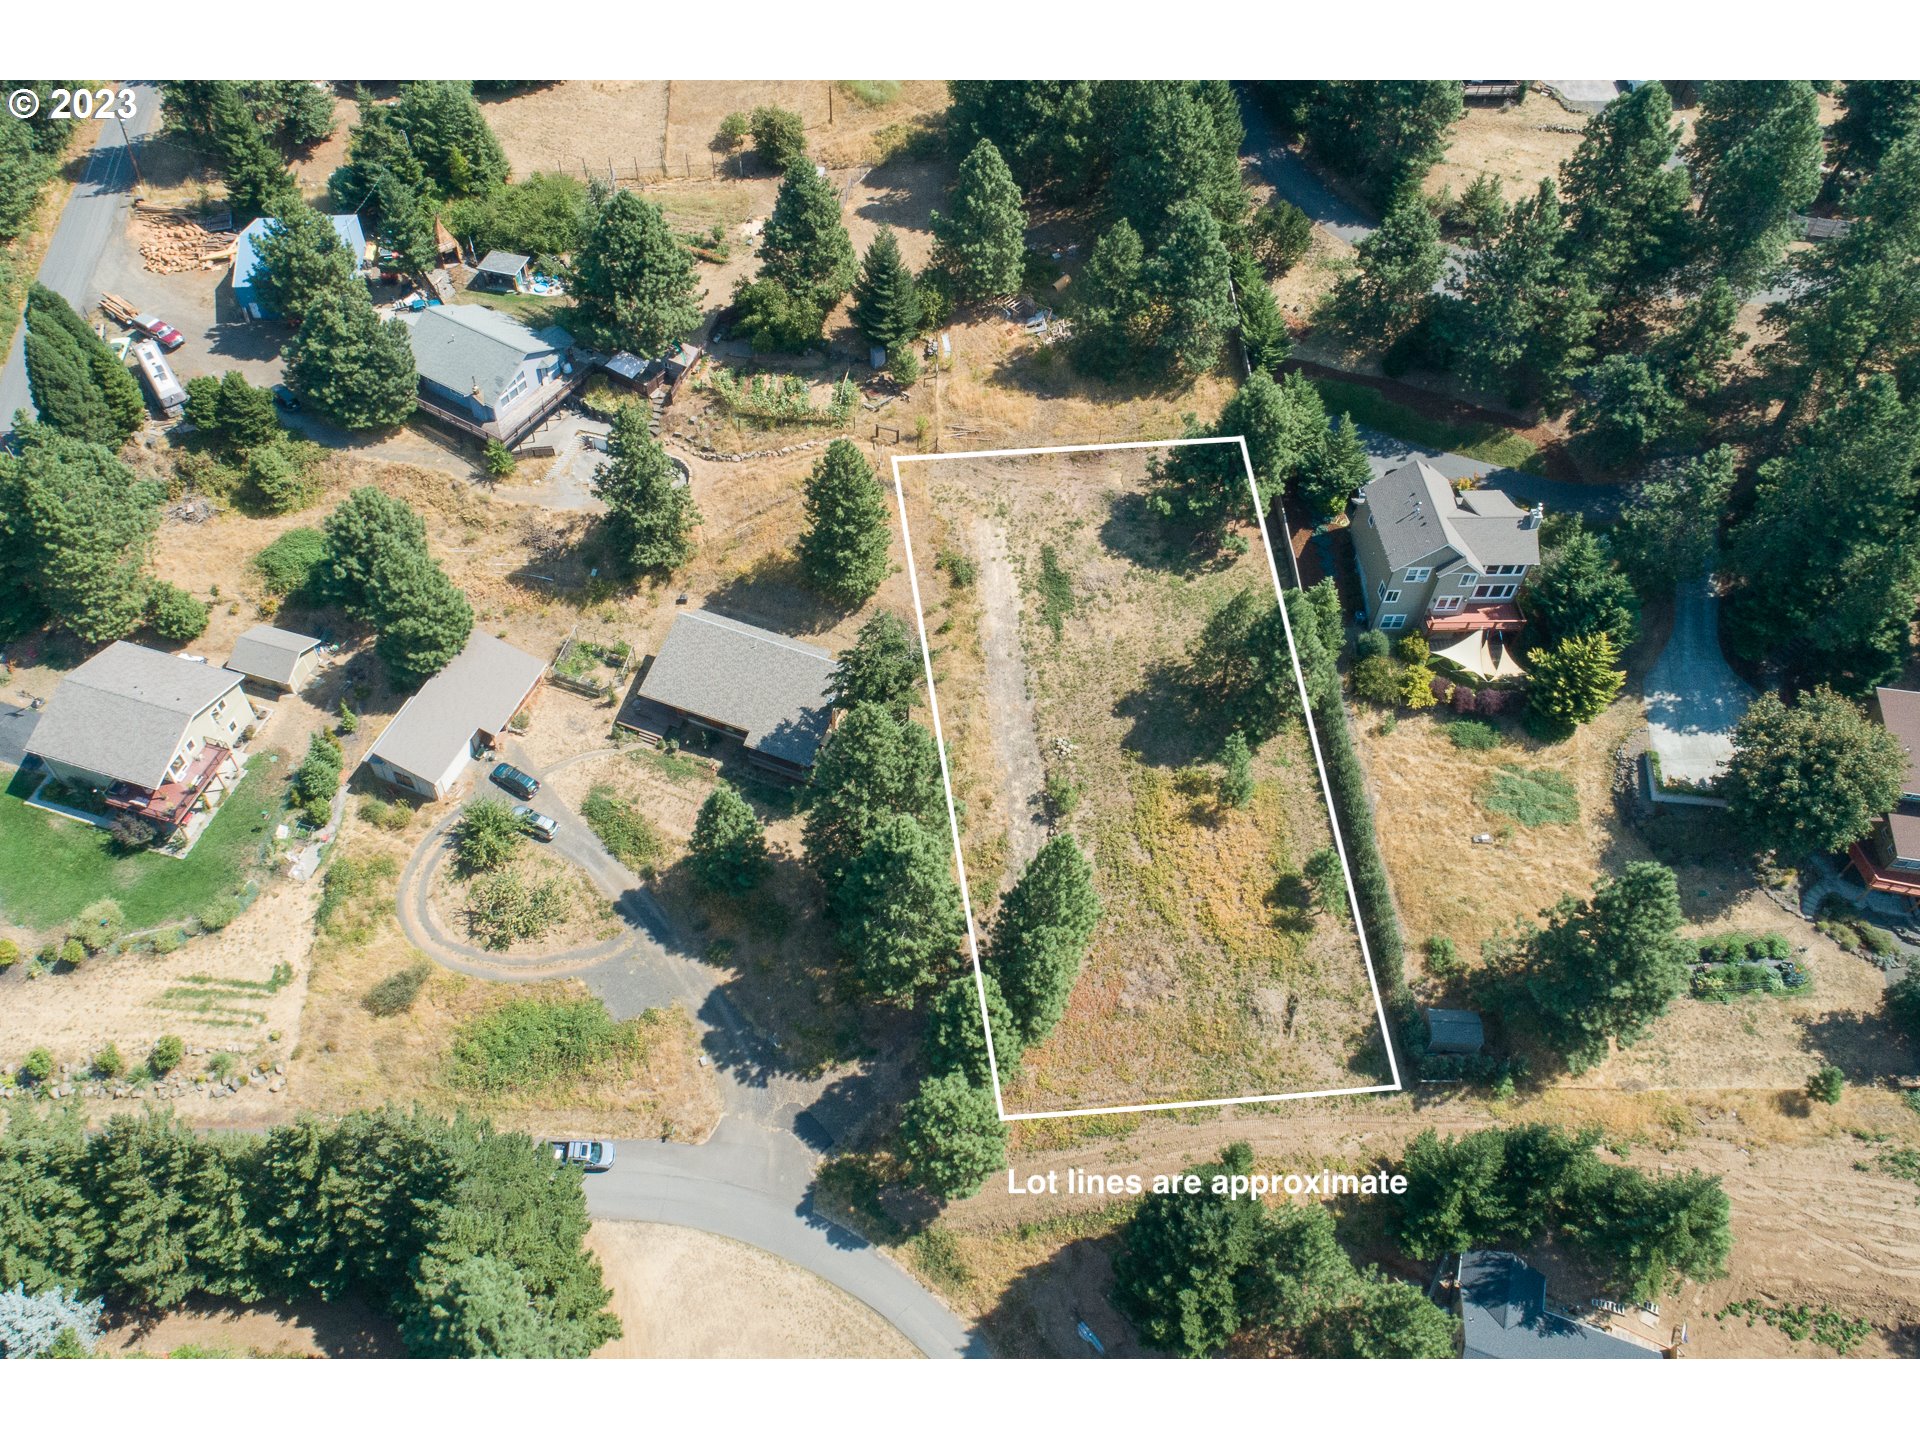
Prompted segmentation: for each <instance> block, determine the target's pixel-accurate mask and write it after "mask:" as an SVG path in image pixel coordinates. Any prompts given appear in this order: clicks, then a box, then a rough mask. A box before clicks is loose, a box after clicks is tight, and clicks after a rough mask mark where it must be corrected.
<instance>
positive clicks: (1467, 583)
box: [1460, 570, 1480, 590]
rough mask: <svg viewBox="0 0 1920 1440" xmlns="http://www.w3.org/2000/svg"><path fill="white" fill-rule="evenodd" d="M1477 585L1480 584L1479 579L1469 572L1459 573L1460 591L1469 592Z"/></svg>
mask: <svg viewBox="0 0 1920 1440" xmlns="http://www.w3.org/2000/svg"><path fill="white" fill-rule="evenodd" d="M1479 583H1480V577H1479V576H1478V575H1476V574H1474V573H1473V572H1472V571H1471V570H1462V571H1461V572H1460V588H1461V589H1462V590H1471V589H1472V588H1473V587H1474V586H1476V585H1478V584H1479Z"/></svg>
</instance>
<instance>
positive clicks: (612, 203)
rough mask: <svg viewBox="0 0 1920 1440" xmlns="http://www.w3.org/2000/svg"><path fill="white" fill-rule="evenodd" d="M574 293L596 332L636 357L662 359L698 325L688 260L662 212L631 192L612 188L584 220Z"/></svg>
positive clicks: (581, 312) (577, 306) (578, 308)
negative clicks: (585, 220)
mask: <svg viewBox="0 0 1920 1440" xmlns="http://www.w3.org/2000/svg"><path fill="white" fill-rule="evenodd" d="M572 293H573V295H574V308H575V311H576V313H577V314H578V315H579V316H580V317H581V318H582V319H584V320H585V321H586V322H587V323H588V326H589V327H590V328H591V329H592V330H593V331H594V332H595V333H597V334H599V335H601V336H604V337H605V339H606V340H607V341H608V342H609V343H612V344H615V345H618V346H621V347H623V348H625V349H628V350H631V351H633V352H634V353H635V354H636V355H645V356H654V355H663V354H665V353H666V352H667V351H668V350H670V349H671V348H672V347H673V346H675V345H677V344H679V343H680V342H681V341H682V340H684V339H686V337H687V336H688V335H690V334H692V333H693V331H694V330H695V329H696V328H698V326H699V324H700V305H699V298H700V297H699V295H698V293H697V292H696V290H695V288H694V278H693V257H692V256H691V255H690V254H689V253H688V251H687V247H686V246H685V245H683V244H682V243H681V242H680V239H679V237H678V236H676V235H675V234H674V233H673V231H672V230H671V229H670V228H669V227H668V225H667V220H666V217H665V216H664V215H663V214H661V213H660V207H659V206H657V205H655V204H653V203H652V202H650V201H648V200H647V199H645V198H644V197H642V196H641V195H640V194H639V193H638V192H637V191H633V190H615V191H614V192H613V193H612V194H610V195H608V196H607V197H606V198H605V199H604V200H603V201H602V202H601V203H600V205H599V207H598V208H597V209H595V210H594V212H593V214H592V216H591V217H590V218H589V219H588V221H587V227H586V234H585V236H584V237H583V238H582V240H581V242H580V252H579V254H578V255H576V256H575V257H574V262H573V272H572Z"/></svg>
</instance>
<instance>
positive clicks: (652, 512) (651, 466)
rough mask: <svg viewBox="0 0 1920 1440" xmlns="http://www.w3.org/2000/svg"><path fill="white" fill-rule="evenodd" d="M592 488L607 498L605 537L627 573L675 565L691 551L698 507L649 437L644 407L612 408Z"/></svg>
mask: <svg viewBox="0 0 1920 1440" xmlns="http://www.w3.org/2000/svg"><path fill="white" fill-rule="evenodd" d="M593 493H594V494H595V495H597V496H599V497H600V499H601V500H603V501H604V502H605V503H606V506H607V522H606V523H607V535H608V539H609V541H610V542H611V544H612V546H613V549H614V553H615V555H616V556H617V557H618V561H619V564H620V565H621V567H622V568H623V569H625V570H626V571H627V572H628V573H630V574H645V573H648V572H654V573H660V572H669V571H673V570H677V569H679V568H680V566H682V565H684V564H686V563H687V560H688V558H689V557H691V556H692V554H693V530H694V527H695V526H696V525H698V524H699V523H700V511H699V509H698V508H697V507H696V506H695V505H694V503H693V490H692V488H691V487H690V486H688V485H684V484H681V483H680V482H679V479H678V477H677V476H676V474H675V472H674V469H673V466H672V465H671V464H670V463H669V462H668V460H667V452H666V450H665V449H663V448H662V446H661V444H660V442H659V441H658V440H656V439H654V438H653V434H652V431H651V429H650V428H649V423H648V412H647V410H646V408H645V407H644V406H641V405H623V406H621V407H620V409H619V410H617V411H616V412H615V413H614V417H613V423H612V426H611V427H610V429H609V431H608V435H607V459H606V461H605V462H604V463H603V464H601V465H599V466H597V467H596V468H595V470H594V472H593Z"/></svg>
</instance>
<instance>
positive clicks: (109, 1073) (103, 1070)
mask: <svg viewBox="0 0 1920 1440" xmlns="http://www.w3.org/2000/svg"><path fill="white" fill-rule="evenodd" d="M126 1068H127V1062H126V1061H124V1060H122V1059H121V1058H120V1047H119V1046H117V1045H115V1044H113V1043H112V1042H108V1044H107V1045H106V1046H105V1048H103V1049H102V1050H101V1051H100V1053H99V1054H97V1055H95V1056H94V1057H93V1073H94V1074H96V1075H100V1076H104V1077H105V1078H106V1079H108V1080H112V1079H116V1078H117V1077H119V1076H120V1075H122V1074H124V1073H125V1072H126Z"/></svg>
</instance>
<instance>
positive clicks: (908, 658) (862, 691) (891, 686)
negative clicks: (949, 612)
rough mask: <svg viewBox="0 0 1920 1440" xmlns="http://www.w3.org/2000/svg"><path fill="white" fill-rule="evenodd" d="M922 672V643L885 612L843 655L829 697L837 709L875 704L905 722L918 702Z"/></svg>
mask: <svg viewBox="0 0 1920 1440" xmlns="http://www.w3.org/2000/svg"><path fill="white" fill-rule="evenodd" d="M922 670H923V667H922V665H921V659H920V645H919V642H918V641H917V640H916V639H914V637H913V635H912V634H911V633H910V632H909V631H908V629H907V626H906V623H905V622H904V621H902V620H901V618H900V617H899V616H898V615H896V614H894V613H893V611H891V610H882V611H881V612H880V613H879V614H877V615H875V616H874V617H873V618H872V619H871V620H869V621H867V623H866V624H864V625H862V626H861V627H860V634H859V635H858V636H857V637H856V638H855V640H854V642H853V644H852V645H850V646H849V647H848V648H847V649H845V650H842V651H841V652H840V658H839V659H838V660H837V661H836V662H835V664H834V667H833V675H832V678H831V679H830V680H829V682H828V690H827V694H828V695H829V696H830V697H831V699H832V700H833V703H834V706H835V707H836V708H837V709H841V710H850V709H852V708H853V707H854V706H855V705H859V704H862V703H864V702H866V701H872V702H873V703H874V704H876V705H884V706H886V708H887V709H888V710H890V711H892V712H893V714H894V716H895V718H896V719H900V720H905V719H906V718H907V712H908V711H909V710H910V709H911V708H912V706H913V702H914V701H915V700H916V699H918V698H919V695H920V682H921V678H922Z"/></svg>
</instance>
